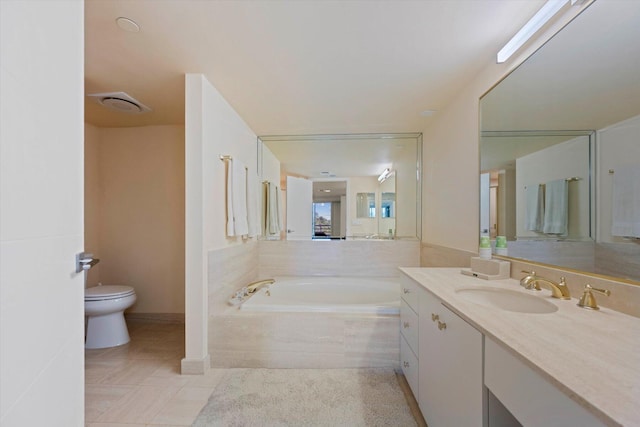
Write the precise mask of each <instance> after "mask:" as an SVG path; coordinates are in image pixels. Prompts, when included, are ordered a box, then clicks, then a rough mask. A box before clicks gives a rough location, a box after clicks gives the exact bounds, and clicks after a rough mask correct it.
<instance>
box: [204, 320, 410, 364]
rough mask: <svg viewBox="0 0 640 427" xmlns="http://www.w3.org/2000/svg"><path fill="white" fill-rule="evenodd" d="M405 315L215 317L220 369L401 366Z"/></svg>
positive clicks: (213, 339)
mask: <svg viewBox="0 0 640 427" xmlns="http://www.w3.org/2000/svg"><path fill="white" fill-rule="evenodd" d="M399 330H400V329H399V317H398V316H366V317H362V316H358V315H339V314H331V313H243V312H238V311H236V313H235V314H230V315H228V316H214V317H212V318H211V322H210V325H209V353H210V354H211V363H212V366H214V367H221V368H222V367H225V368H229V367H234V368H238V367H255V368H257V367H269V368H344V367H397V366H399V345H398V343H399V341H400V338H399Z"/></svg>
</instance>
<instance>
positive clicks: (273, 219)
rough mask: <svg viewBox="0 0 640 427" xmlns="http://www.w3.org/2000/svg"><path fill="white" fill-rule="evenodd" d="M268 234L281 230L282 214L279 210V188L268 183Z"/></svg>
mask: <svg viewBox="0 0 640 427" xmlns="http://www.w3.org/2000/svg"><path fill="white" fill-rule="evenodd" d="M268 219H269V221H268V226H269V234H270V235H274V234H280V231H281V230H282V216H281V212H280V189H279V188H278V186H276V185H273V184H271V183H269V211H268Z"/></svg>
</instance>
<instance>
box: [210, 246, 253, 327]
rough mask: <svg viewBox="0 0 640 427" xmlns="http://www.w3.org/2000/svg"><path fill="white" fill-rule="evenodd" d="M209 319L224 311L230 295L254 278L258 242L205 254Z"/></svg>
mask: <svg viewBox="0 0 640 427" xmlns="http://www.w3.org/2000/svg"><path fill="white" fill-rule="evenodd" d="M208 258H209V259H208V262H207V265H208V278H207V283H208V284H209V317H210V318H211V317H212V316H217V315H220V314H223V313H225V312H227V311H228V310H227V309H228V305H227V300H228V299H229V298H230V297H231V296H232V295H233V293H234V292H235V291H236V290H238V289H240V288H241V287H243V286H246V285H247V284H248V283H250V282H253V281H255V280H257V279H258V243H257V242H256V241H255V240H248V241H246V242H244V243H242V244H239V245H234V246H228V247H225V248H222V249H216V250H212V251H209V257H208Z"/></svg>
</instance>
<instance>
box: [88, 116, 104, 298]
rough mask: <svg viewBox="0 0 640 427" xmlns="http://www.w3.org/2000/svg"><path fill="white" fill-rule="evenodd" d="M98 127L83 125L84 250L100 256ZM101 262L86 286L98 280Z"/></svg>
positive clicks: (89, 274) (94, 284)
mask: <svg viewBox="0 0 640 427" xmlns="http://www.w3.org/2000/svg"><path fill="white" fill-rule="evenodd" d="M99 150H100V129H99V128H97V127H95V126H92V125H90V124H88V123H85V126H84V250H85V251H86V252H90V253H92V254H93V255H94V256H95V257H97V258H100V257H101V256H102V251H101V250H100V223H101V216H102V210H101V209H100V194H101V189H100V151H99ZM101 268H102V264H97V265H95V266H94V267H93V268H92V269H91V270H90V271H89V273H88V274H87V281H86V286H87V287H91V286H96V285H97V284H98V283H99V282H100V269H101Z"/></svg>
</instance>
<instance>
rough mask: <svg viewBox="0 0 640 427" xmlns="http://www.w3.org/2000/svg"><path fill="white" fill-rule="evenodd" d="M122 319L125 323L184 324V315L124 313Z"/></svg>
mask: <svg viewBox="0 0 640 427" xmlns="http://www.w3.org/2000/svg"><path fill="white" fill-rule="evenodd" d="M124 318H125V319H126V320H127V321H129V320H133V321H137V322H150V323H181V324H184V313H125V314H124Z"/></svg>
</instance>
